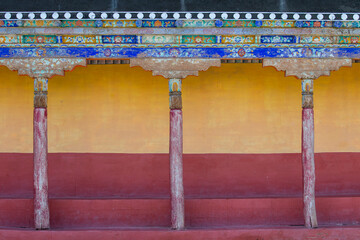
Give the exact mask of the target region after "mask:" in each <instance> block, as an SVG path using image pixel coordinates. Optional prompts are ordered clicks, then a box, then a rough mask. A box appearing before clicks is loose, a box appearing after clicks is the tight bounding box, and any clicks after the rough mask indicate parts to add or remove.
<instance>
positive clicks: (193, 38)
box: [181, 35, 216, 43]
mask: <svg viewBox="0 0 360 240" xmlns="http://www.w3.org/2000/svg"><path fill="white" fill-rule="evenodd" d="M181 43H216V36H215V35H183V36H182V38H181Z"/></svg>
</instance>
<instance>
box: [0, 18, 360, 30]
mask: <svg viewBox="0 0 360 240" xmlns="http://www.w3.org/2000/svg"><path fill="white" fill-rule="evenodd" d="M0 27H64V28H68V27H72V28H79V27H83V28H209V27H213V28H214V27H217V28H248V27H251V28H253V27H256V28H331V27H332V28H359V27H360V21H331V20H327V21H325V20H324V21H313V20H310V21H306V20H301V21H296V20H228V19H216V20H215V19H214V20H204V19H197V20H164V19H154V20H152V19H138V20H100V19H98V20H82V19H78V20H40V19H36V20H0Z"/></svg>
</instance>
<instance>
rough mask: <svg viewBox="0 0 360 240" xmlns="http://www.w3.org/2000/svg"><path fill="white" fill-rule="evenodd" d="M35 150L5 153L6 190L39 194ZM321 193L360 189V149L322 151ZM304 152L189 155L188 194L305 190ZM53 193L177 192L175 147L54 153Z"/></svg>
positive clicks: (2, 178) (3, 193) (2, 185)
mask: <svg viewBox="0 0 360 240" xmlns="http://www.w3.org/2000/svg"><path fill="white" fill-rule="evenodd" d="M32 162H33V160H32V154H26V153H25V154H18V153H0V197H18V198H31V197H32V195H33V163H32ZM315 162H316V163H315V164H316V166H315V167H316V194H317V196H333V195H336V196H339V195H342V196H358V195H360V174H359V169H360V153H317V154H315ZM301 185H302V175H301V156H300V154H185V155H184V189H185V196H186V197H188V198H189V197H192V198H247V197H263V196H267V197H270V196H277V197H279V196H280V197H281V196H284V197H290V196H291V197H300V196H301V194H302V188H301ZM49 194H50V198H69V197H70V198H73V197H95V198H108V197H125V198H129V197H131V198H144V197H145V198H167V197H169V159H168V154H102V153H98V154H90V153H84V154H81V153H50V154H49Z"/></svg>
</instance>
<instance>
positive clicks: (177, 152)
mask: <svg viewBox="0 0 360 240" xmlns="http://www.w3.org/2000/svg"><path fill="white" fill-rule="evenodd" d="M182 154H183V123H182V110H180V109H172V110H170V184H171V227H172V228H173V229H177V230H181V229H184V227H185V220H184V219H185V211H184V187H183V159H182Z"/></svg>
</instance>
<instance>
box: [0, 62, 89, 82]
mask: <svg viewBox="0 0 360 240" xmlns="http://www.w3.org/2000/svg"><path fill="white" fill-rule="evenodd" d="M0 65H5V66H6V67H8V68H9V69H10V70H13V71H16V70H17V71H18V73H19V75H28V76H30V77H32V78H38V77H41V78H51V77H52V76H54V75H61V76H63V75H64V71H70V70H72V69H73V68H74V67H76V66H86V59H82V58H27V59H24V58H9V59H0Z"/></svg>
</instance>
